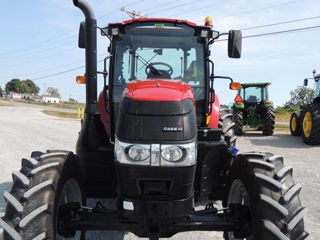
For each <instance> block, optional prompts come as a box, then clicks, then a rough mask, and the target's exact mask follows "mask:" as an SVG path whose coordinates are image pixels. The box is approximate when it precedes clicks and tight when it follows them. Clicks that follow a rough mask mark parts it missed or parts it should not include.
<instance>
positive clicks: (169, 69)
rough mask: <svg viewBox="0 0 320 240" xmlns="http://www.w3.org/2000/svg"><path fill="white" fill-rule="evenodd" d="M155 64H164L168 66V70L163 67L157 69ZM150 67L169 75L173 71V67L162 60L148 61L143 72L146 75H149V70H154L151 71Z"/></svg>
mask: <svg viewBox="0 0 320 240" xmlns="http://www.w3.org/2000/svg"><path fill="white" fill-rule="evenodd" d="M155 65H159V66H165V67H167V68H168V70H164V69H158V68H156V67H155ZM152 69H155V71H156V72H160V73H161V72H166V73H168V74H169V75H170V76H171V75H172V73H173V68H172V67H171V66H170V65H169V64H167V63H164V62H154V63H149V64H148V65H147V66H146V68H145V72H146V74H147V76H148V75H149V73H150V72H152V73H154V71H152Z"/></svg>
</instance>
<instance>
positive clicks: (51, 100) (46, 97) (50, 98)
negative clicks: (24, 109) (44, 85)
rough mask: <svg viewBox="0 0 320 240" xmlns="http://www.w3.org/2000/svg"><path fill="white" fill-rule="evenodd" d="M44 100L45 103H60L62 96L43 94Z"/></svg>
mask: <svg viewBox="0 0 320 240" xmlns="http://www.w3.org/2000/svg"><path fill="white" fill-rule="evenodd" d="M41 97H42V102H44V103H59V102H60V97H58V96H53V95H42V96H41Z"/></svg>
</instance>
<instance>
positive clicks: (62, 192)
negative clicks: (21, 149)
mask: <svg viewBox="0 0 320 240" xmlns="http://www.w3.org/2000/svg"><path fill="white" fill-rule="evenodd" d="M31 156H32V157H30V158H23V159H22V168H21V170H20V171H19V172H13V174H12V175H13V186H12V189H11V191H10V192H5V193H4V198H5V199H6V201H7V207H6V211H5V215H4V217H3V218H2V219H0V226H1V227H2V228H3V229H4V240H9V239H10V240H11V239H15V240H16V239H24V240H31V239H51V240H54V239H59V237H58V233H57V220H58V212H59V206H60V205H61V204H63V203H65V201H67V202H80V203H82V202H83V201H84V196H83V193H82V192H81V186H82V179H83V174H82V170H81V167H80V166H79V162H78V158H77V157H76V156H75V155H73V153H71V152H65V151H61V152H60V151H52V152H50V151H48V152H47V153H41V152H33V153H32V154H31ZM76 236H77V237H78V239H80V238H81V232H80V233H79V232H78V233H77V235H76ZM66 239H67V238H66Z"/></svg>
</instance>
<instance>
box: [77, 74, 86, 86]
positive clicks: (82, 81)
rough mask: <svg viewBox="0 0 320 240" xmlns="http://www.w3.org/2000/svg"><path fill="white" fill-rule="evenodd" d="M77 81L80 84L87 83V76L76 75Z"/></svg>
mask: <svg viewBox="0 0 320 240" xmlns="http://www.w3.org/2000/svg"><path fill="white" fill-rule="evenodd" d="M76 82H77V83H78V84H86V83H87V81H86V76H77V77H76Z"/></svg>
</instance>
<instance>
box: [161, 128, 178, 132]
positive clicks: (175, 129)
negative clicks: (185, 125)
mask: <svg viewBox="0 0 320 240" xmlns="http://www.w3.org/2000/svg"><path fill="white" fill-rule="evenodd" d="M162 131H164V132H182V127H164V128H163V129H162Z"/></svg>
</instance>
